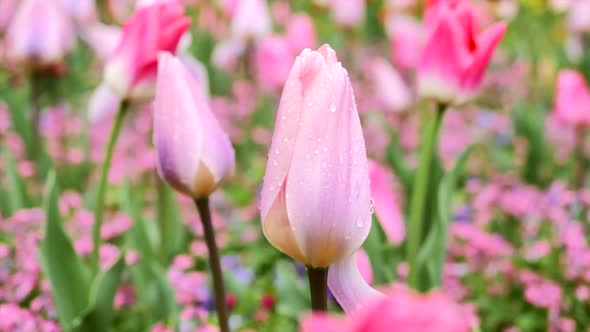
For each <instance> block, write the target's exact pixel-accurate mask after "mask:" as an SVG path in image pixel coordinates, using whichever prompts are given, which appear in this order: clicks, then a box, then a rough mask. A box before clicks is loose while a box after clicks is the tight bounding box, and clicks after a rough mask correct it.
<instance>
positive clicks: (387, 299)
mask: <svg viewBox="0 0 590 332" xmlns="http://www.w3.org/2000/svg"><path fill="white" fill-rule="evenodd" d="M300 331H301V332H390V331H395V332H468V331H470V327H469V324H468V322H467V321H466V320H465V317H464V315H463V313H462V310H461V308H460V307H459V306H458V305H457V304H455V303H454V302H452V301H450V300H449V299H448V298H447V297H445V296H444V295H443V294H441V293H438V292H433V293H429V294H417V293H413V292H412V291H409V290H405V289H393V290H390V291H388V292H387V296H384V297H379V298H376V299H372V300H370V301H369V303H367V304H366V305H365V306H364V308H363V309H361V310H359V311H357V312H354V313H353V314H352V315H350V316H349V317H348V319H347V320H342V319H339V318H335V317H330V316H326V314H317V313H314V314H310V315H309V316H307V317H305V318H304V319H303V321H302V323H301V329H300Z"/></svg>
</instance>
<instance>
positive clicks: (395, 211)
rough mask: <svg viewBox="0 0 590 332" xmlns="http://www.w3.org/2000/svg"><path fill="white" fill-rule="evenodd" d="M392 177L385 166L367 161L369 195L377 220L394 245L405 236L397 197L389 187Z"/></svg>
mask: <svg viewBox="0 0 590 332" xmlns="http://www.w3.org/2000/svg"><path fill="white" fill-rule="evenodd" d="M392 177H393V174H391V172H390V171H388V170H387V169H385V167H383V166H381V165H379V164H377V163H375V162H372V161H370V162H369V178H370V179H371V196H372V197H373V204H374V209H375V214H376V215H377V220H378V221H379V223H380V224H381V228H383V232H385V235H386V236H387V238H388V239H389V241H390V242H391V243H392V244H394V245H399V244H400V243H401V242H402V241H403V240H404V238H405V236H406V227H405V223H404V219H403V215H402V213H401V211H400V208H399V199H398V198H397V197H396V195H395V194H394V193H393V190H392V188H391V186H392V185H393V183H392Z"/></svg>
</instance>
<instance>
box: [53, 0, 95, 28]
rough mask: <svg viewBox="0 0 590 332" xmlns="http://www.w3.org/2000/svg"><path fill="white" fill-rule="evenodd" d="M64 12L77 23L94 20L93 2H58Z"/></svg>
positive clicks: (88, 0) (65, 0)
mask: <svg viewBox="0 0 590 332" xmlns="http://www.w3.org/2000/svg"><path fill="white" fill-rule="evenodd" d="M60 1H61V5H62V7H63V8H64V10H65V12H66V13H67V14H68V15H69V16H70V17H71V18H72V19H74V20H75V21H76V22H78V23H89V22H91V21H94V20H95V19H96V4H95V0H60Z"/></svg>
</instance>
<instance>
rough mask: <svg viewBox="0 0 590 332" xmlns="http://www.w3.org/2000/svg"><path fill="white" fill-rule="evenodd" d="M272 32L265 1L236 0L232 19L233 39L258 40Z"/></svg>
mask: <svg viewBox="0 0 590 332" xmlns="http://www.w3.org/2000/svg"><path fill="white" fill-rule="evenodd" d="M271 31H272V22H271V19H270V14H269V11H268V4H267V3H266V0H237V3H236V5H235V9H234V16H233V17H232V33H233V36H234V37H237V38H241V39H247V38H260V37H263V36H265V35H267V34H269V33H270V32H271Z"/></svg>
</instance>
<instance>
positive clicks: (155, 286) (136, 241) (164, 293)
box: [122, 183, 177, 324]
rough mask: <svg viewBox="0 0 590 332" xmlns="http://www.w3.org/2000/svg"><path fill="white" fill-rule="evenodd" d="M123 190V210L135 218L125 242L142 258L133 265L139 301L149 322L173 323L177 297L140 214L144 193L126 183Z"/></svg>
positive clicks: (134, 281) (132, 272) (133, 278)
mask: <svg viewBox="0 0 590 332" xmlns="http://www.w3.org/2000/svg"><path fill="white" fill-rule="evenodd" d="M122 193H123V196H124V197H123V198H122V202H123V210H124V211H125V212H126V213H127V214H129V215H130V216H131V218H132V219H133V227H132V228H131V230H130V231H129V232H128V233H127V238H126V245H127V248H128V249H130V250H137V252H138V253H139V261H138V262H137V264H135V265H134V266H132V267H131V268H130V271H131V279H132V281H133V284H134V286H135V289H136V290H137V294H138V300H139V302H141V303H142V304H143V306H145V307H146V308H147V309H148V311H149V313H150V314H149V315H148V316H149V317H150V319H151V321H150V322H149V323H150V324H153V323H154V322H156V321H160V320H168V321H170V322H172V323H174V321H175V315H176V311H177V310H176V298H175V294H174V292H173V290H172V288H171V287H170V285H169V284H168V280H167V279H166V273H165V271H164V269H163V268H161V267H159V266H158V265H157V263H158V262H157V260H156V259H155V258H156V257H155V253H154V249H153V245H152V242H151V241H150V238H149V236H148V232H147V230H146V228H145V223H144V220H143V218H142V216H141V213H140V211H141V210H142V208H141V207H142V203H141V197H142V195H141V193H137V190H133V188H132V187H131V185H130V184H129V183H126V184H125V185H124V187H123V191H122Z"/></svg>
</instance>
